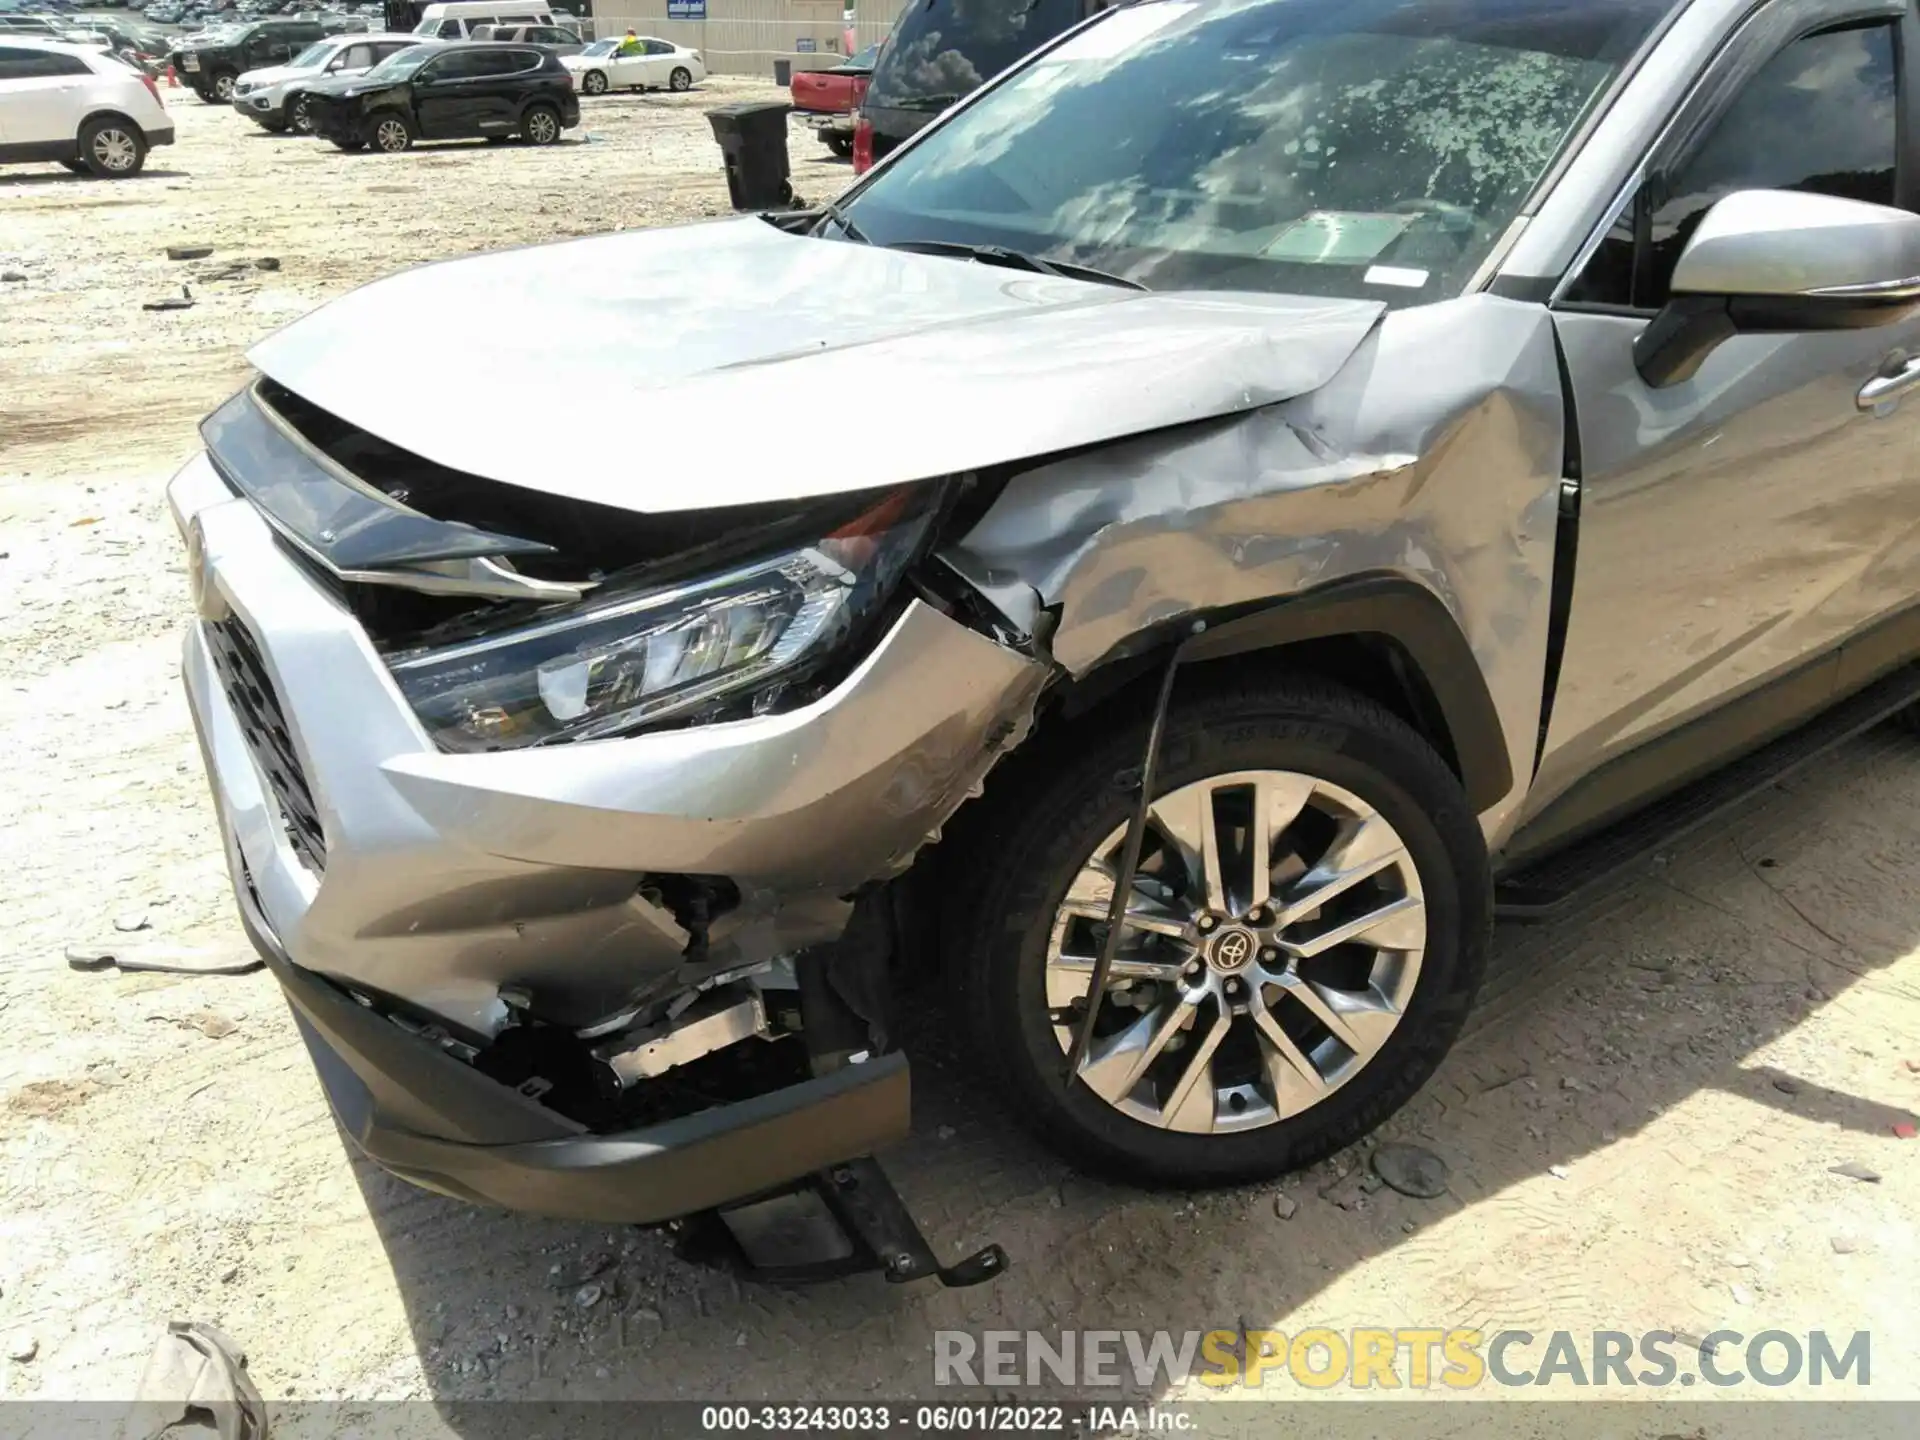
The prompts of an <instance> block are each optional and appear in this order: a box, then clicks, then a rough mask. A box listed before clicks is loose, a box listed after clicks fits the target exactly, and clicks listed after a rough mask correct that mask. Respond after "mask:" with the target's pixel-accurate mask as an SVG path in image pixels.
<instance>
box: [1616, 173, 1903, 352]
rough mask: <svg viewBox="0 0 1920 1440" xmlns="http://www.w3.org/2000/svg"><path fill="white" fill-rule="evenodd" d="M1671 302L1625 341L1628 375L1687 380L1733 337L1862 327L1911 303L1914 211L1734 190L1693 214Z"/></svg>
mask: <svg viewBox="0 0 1920 1440" xmlns="http://www.w3.org/2000/svg"><path fill="white" fill-rule="evenodd" d="M1671 290H1672V298H1671V299H1670V300H1668V302H1667V304H1666V307H1665V308H1664V309H1662V310H1661V311H1660V313H1659V314H1658V315H1655V316H1654V317H1653V319H1652V320H1651V321H1650V322H1648V325H1647V328H1646V329H1645V330H1643V331H1641V332H1640V336H1639V338H1638V339H1637V340H1635V341H1634V344H1633V363H1634V366H1635V368H1636V369H1638V370H1639V372H1640V378H1641V379H1643V380H1645V381H1646V382H1647V384H1649V385H1651V386H1653V387H1655V388H1656V389H1658V388H1659V387H1661V386H1665V385H1677V384H1679V383H1680V382H1681V381H1683V380H1690V379H1692V378H1693V375H1694V373H1695V372H1696V371H1697V370H1698V369H1699V368H1700V362H1701V361H1703V360H1705V359H1706V358H1707V356H1708V355H1710V354H1712V353H1713V351H1714V350H1715V349H1717V348H1718V347H1719V346H1720V345H1722V344H1724V343H1725V342H1726V341H1728V340H1730V339H1732V338H1733V337H1734V336H1735V335H1779V334H1792V333H1795V332H1800V331H1809V330H1864V329H1869V328H1871V327H1873V326H1876V325H1891V324H1893V323H1895V322H1896V321H1899V320H1903V319H1905V318H1906V317H1907V316H1908V315H1910V314H1912V313H1913V311H1914V310H1915V309H1916V308H1920V215H1913V214H1909V213H1908V212H1907V211H1905V210H1895V209H1893V208H1891V207H1890V206H1886V205H1869V204H1867V203H1866V202H1865V201H1861V200H1840V199H1836V198H1835V197H1833V196H1831V195H1808V194H1802V193H1800V192H1798V191H1792V190H1741V191H1737V192H1735V193H1734V194H1732V195H1729V196H1727V197H1726V199H1724V200H1722V201H1720V202H1719V203H1718V204H1717V205H1715V206H1714V207H1713V208H1712V209H1711V210H1709V211H1707V213H1706V215H1705V216H1703V217H1702V218H1701V221H1700V224H1699V227H1698V228H1697V229H1695V231H1694V232H1693V238H1692V239H1690V240H1689V241H1687V247H1686V249H1685V250H1683V251H1682V252H1681V254H1680V260H1679V263H1678V264H1677V265H1675V266H1674V270H1673V284H1672V286H1671Z"/></svg>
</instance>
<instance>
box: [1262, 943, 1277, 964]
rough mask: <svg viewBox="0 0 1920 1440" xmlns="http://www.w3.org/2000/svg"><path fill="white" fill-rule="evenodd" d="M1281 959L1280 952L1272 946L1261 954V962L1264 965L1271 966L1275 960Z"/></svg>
mask: <svg viewBox="0 0 1920 1440" xmlns="http://www.w3.org/2000/svg"><path fill="white" fill-rule="evenodd" d="M1279 958H1280V952H1279V951H1278V950H1276V949H1274V948H1273V947H1272V946H1271V945H1269V946H1267V947H1266V948H1264V949H1263V950H1261V952H1260V962H1261V963H1262V964H1263V965H1270V964H1272V963H1273V962H1274V961H1275V960H1278V959H1279Z"/></svg>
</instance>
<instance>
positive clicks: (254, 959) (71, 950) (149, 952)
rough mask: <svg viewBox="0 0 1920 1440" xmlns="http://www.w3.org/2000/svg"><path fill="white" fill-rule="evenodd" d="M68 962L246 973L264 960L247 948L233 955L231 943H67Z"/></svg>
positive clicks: (84, 966)
mask: <svg viewBox="0 0 1920 1440" xmlns="http://www.w3.org/2000/svg"><path fill="white" fill-rule="evenodd" d="M67 964H68V966H70V967H71V968H72V969H75V970H113V969H118V970H121V971H124V972H125V973H127V974H129V975H131V974H137V973H150V974H156V975H246V974H249V973H251V972H252V971H255V970H258V969H259V968H260V967H261V966H262V965H264V964H266V961H264V960H262V959H261V958H260V957H259V956H258V955H255V954H253V953H252V952H250V951H249V952H243V953H242V954H240V955H239V956H238V957H236V956H235V954H234V950H233V947H231V946H223V947H221V948H218V949H212V948H204V949H189V948H185V947H181V946H172V945H125V946H121V945H69V946H68V947H67Z"/></svg>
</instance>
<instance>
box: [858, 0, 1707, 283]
mask: <svg viewBox="0 0 1920 1440" xmlns="http://www.w3.org/2000/svg"><path fill="white" fill-rule="evenodd" d="M1669 3H1670V0H1600V3H1596V0H1211V3H1205V0H1203V3H1190V0H1143V3H1140V4H1136V5H1131V6H1128V7H1125V8H1123V9H1119V10H1114V11H1110V12H1108V14H1107V15H1106V16H1105V17H1103V18H1102V19H1100V20H1098V21H1096V22H1095V23H1094V24H1092V25H1090V26H1089V27H1088V28H1087V29H1085V30H1083V31H1081V32H1080V33H1079V34H1077V35H1075V36H1074V37H1073V38H1072V39H1070V40H1068V41H1067V42H1066V43H1064V44H1063V45H1060V46H1058V47H1057V48H1055V49H1053V50H1051V51H1048V52H1047V53H1046V54H1045V55H1043V56H1041V57H1040V59H1039V60H1037V61H1036V62H1035V63H1033V64H1032V65H1029V66H1027V67H1026V68H1024V69H1023V70H1021V71H1019V72H1018V73H1017V74H1015V75H1014V76H1012V77H1011V78H1009V79H1008V80H1007V81H1006V82H1005V83H1003V84H1002V85H1000V86H998V87H996V88H995V89H994V90H993V91H991V92H990V93H989V94H987V95H985V96H983V97H981V98H980V99H979V100H978V101H977V102H976V103H974V104H973V105H971V106H969V107H968V108H967V109H966V110H964V111H961V112H959V113H957V114H956V115H954V116H953V117H952V118H951V119H950V120H949V121H948V122H947V123H945V124H944V125H942V126H940V127H939V128H938V129H936V130H934V131H931V132H929V133H928V134H927V135H926V136H925V137H924V138H923V139H922V141H921V142H920V143H919V144H917V145H915V146H913V147H912V148H911V149H909V150H907V151H905V152H904V153H902V154H901V155H899V156H898V157H897V158H896V159H895V160H893V161H892V162H891V163H890V164H889V165H887V166H886V167H885V168H884V169H882V170H881V171H880V172H879V173H878V174H876V176H875V177H874V180H873V181H872V183H871V184H869V185H868V186H867V187H866V188H865V189H863V190H861V191H860V192H859V193H858V195H857V197H856V198H855V199H853V200H852V201H850V202H847V203H846V205H845V209H846V213H847V214H848V215H849V217H850V218H851V220H852V222H853V225H854V226H855V227H856V230H857V231H858V232H859V233H860V234H862V235H863V236H864V238H866V239H868V240H870V241H872V242H873V243H874V244H878V245H898V244H912V243H913V242H916V241H921V242H924V241H934V240H937V241H946V242H953V243H960V244H985V245H994V246H1000V247H1004V248H1006V249H1009V250H1016V251H1022V252H1025V253H1028V254H1032V255H1038V256H1042V257H1046V258H1051V259H1054V260H1058V261H1061V262H1071V263H1075V264H1079V265H1085V266H1091V267H1093V268H1096V269H1099V270H1104V271H1108V272H1110V273H1113V274H1116V275H1120V276H1123V277H1125V278H1127V279H1130V280H1133V281H1136V282H1138V283H1140V284H1143V285H1146V286H1149V287H1150V288H1153V289H1203V290H1272V291H1287V292H1291V293H1296V294H1313V295H1331V296H1342V297H1366V298H1370V299H1379V300H1384V301H1386V302H1387V303H1389V304H1394V305H1407V304H1416V303H1420V302H1423V301H1427V300H1433V299H1437V298H1439V297H1440V296H1442V295H1448V294H1455V293H1458V292H1459V290H1460V289H1461V288H1462V287H1463V286H1464V285H1465V283H1466V282H1467V280H1468V279H1469V278H1470V277H1471V276H1472V274H1473V272H1474V271H1475V270H1476V269H1477V268H1478V267H1479V265H1480V263H1481V261H1482V260H1483V259H1484V258H1485V257H1486V255H1487V253H1488V252H1489V250H1491V248H1492V246H1493V244H1494V242H1495V240H1496V239H1497V238H1498V237H1499V236H1500V234H1501V232H1502V231H1504V230H1505V229H1506V228H1507V226H1508V225H1509V224H1510V223H1511V222H1512V220H1513V218H1514V216H1515V215H1516V214H1517V213H1518V211H1519V207H1520V206H1521V204H1522V203H1523V202H1524V201H1525V199H1526V197H1527V194H1528V192H1529V191H1530V190H1531V189H1532V188H1533V186H1534V185H1535V184H1536V183H1537V182H1538V181H1539V179H1540V177H1541V176H1542V175H1543V174H1544V173H1545V172H1546V169H1547V167H1548V166H1549V165H1550V164H1552V162H1553V160H1554V157H1555V156H1556V155H1557V154H1558V153H1559V151H1560V149H1561V147H1562V146H1563V145H1564V144H1565V142H1566V139H1567V136H1568V135H1569V134H1570V133H1571V131H1572V130H1573V127H1574V126H1575V125H1576V124H1577V123H1578V122H1579V120H1580V117H1581V116H1582V114H1583V113H1584V112H1585V111H1586V109H1587V107H1588V106H1589V105H1591V104H1592V103H1593V101H1594V100H1595V99H1596V98H1597V97H1598V96H1599V95H1600V93H1601V92H1602V91H1603V90H1604V89H1605V88H1606V86H1607V84H1608V82H1609V81H1610V80H1611V79H1612V78H1613V77H1614V76H1615V75H1616V74H1617V73H1618V70H1619V67H1620V65H1621V64H1622V63H1623V62H1624V61H1625V59H1626V58H1627V57H1628V56H1629V55H1630V54H1631V53H1632V51H1633V49H1634V47H1635V46H1636V45H1638V43H1639V42H1640V41H1641V40H1642V39H1643V38H1644V37H1645V35H1646V34H1647V32H1648V31H1649V30H1650V29H1651V27H1652V25H1653V24H1654V22H1655V21H1656V20H1657V19H1658V17H1659V16H1660V14H1661V13H1663V12H1664V11H1665V9H1666V8H1667V5H1668V4H1669ZM876 84H877V81H876ZM1143 97H1152V98H1153V100H1154V101H1155V102H1156V103H1143Z"/></svg>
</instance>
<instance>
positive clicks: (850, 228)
mask: <svg viewBox="0 0 1920 1440" xmlns="http://www.w3.org/2000/svg"><path fill="white" fill-rule="evenodd" d="M820 213H821V214H822V215H825V216H826V217H827V218H828V219H829V220H831V221H833V223H834V224H836V225H838V226H839V227H840V233H841V234H842V235H844V236H846V237H847V239H849V240H851V241H853V242H854V243H855V244H856V245H871V244H872V243H873V242H872V241H871V240H869V239H867V237H866V235H865V234H864V233H862V231H861V229H860V227H859V226H858V225H856V224H854V223H853V221H851V220H849V219H848V218H847V212H846V211H844V210H842V209H841V208H840V205H839V203H838V202H837V201H833V200H829V201H827V203H826V204H824V205H822V206H821V207H820Z"/></svg>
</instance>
